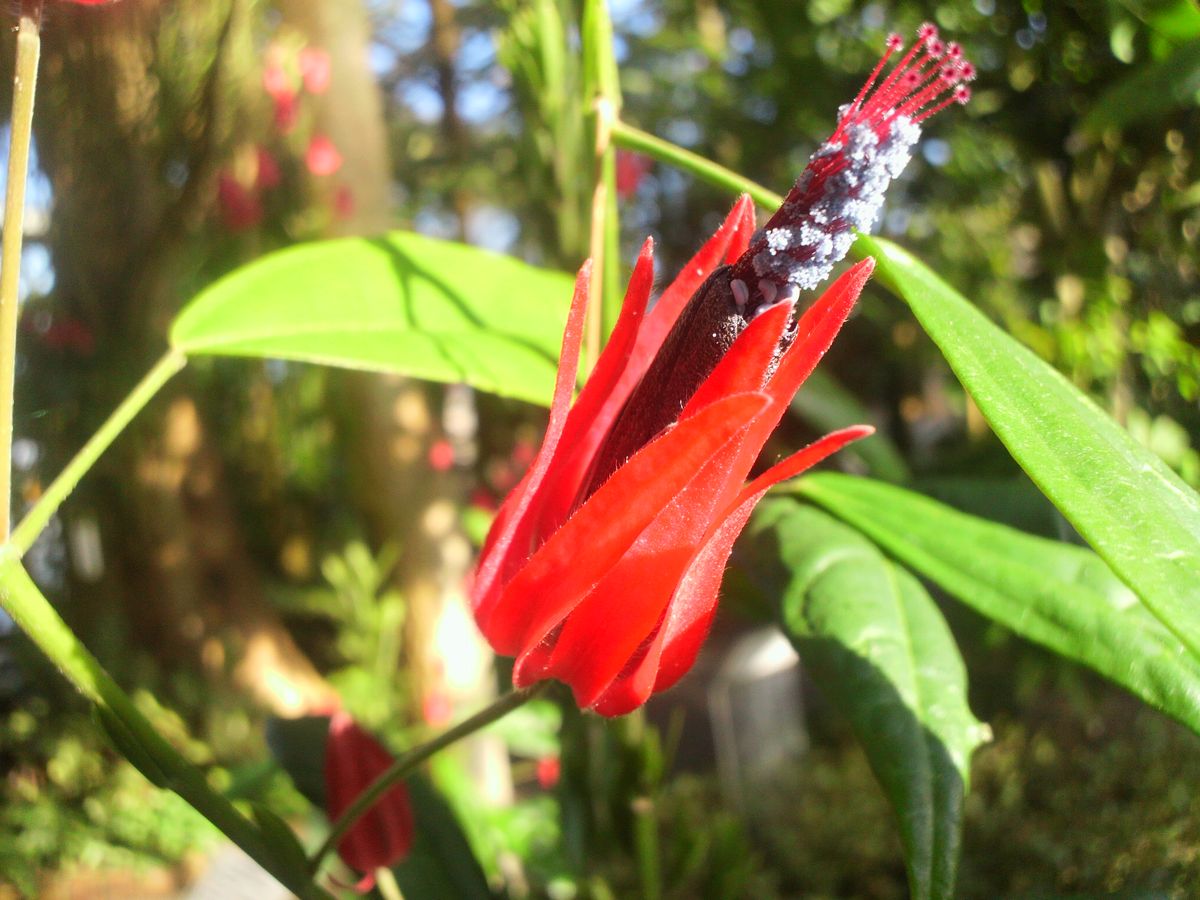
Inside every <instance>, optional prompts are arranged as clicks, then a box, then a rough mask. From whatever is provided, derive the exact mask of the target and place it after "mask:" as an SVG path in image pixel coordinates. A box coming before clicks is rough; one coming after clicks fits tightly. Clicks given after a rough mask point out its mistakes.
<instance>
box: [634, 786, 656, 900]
mask: <svg viewBox="0 0 1200 900" xmlns="http://www.w3.org/2000/svg"><path fill="white" fill-rule="evenodd" d="M633 841H634V846H635V847H636V848H637V867H638V878H639V880H640V881H641V883H642V900H661V898H662V873H661V871H660V869H661V864H660V861H659V847H658V817H657V815H656V814H655V809H654V801H653V800H651V799H650V798H649V797H636V798H634V801H633Z"/></svg>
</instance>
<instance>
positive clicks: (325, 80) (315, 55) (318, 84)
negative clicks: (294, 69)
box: [299, 47, 333, 94]
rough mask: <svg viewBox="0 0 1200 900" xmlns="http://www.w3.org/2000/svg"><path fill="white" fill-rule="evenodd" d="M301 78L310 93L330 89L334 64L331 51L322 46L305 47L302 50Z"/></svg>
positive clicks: (318, 92)
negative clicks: (331, 61)
mask: <svg viewBox="0 0 1200 900" xmlns="http://www.w3.org/2000/svg"><path fill="white" fill-rule="evenodd" d="M299 61H300V78H301V80H302V81H303V82H304V89H305V90H306V91H308V92H309V93H310V94H323V93H325V91H327V90H328V89H329V79H330V75H331V73H332V68H333V67H332V65H331V63H330V59H329V53H328V51H326V50H323V49H321V48H320V47H305V48H304V49H303V50H301V51H300V60H299Z"/></svg>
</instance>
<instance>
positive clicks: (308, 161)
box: [304, 134, 342, 176]
mask: <svg viewBox="0 0 1200 900" xmlns="http://www.w3.org/2000/svg"><path fill="white" fill-rule="evenodd" d="M304 164H305V165H306V166H307V167H308V171H310V172H311V173H312V174H314V175H317V176H321V175H332V174H333V173H334V172H336V171H337V170H338V169H340V168H341V167H342V154H341V153H340V152H339V151H338V148H337V146H336V145H335V144H334V143H333V141H331V140H330V139H329V138H328V137H326V136H325V135H323V134H316V135H313V137H312V140H310V141H309V142H308V150H307V151H306V152H305V154H304Z"/></svg>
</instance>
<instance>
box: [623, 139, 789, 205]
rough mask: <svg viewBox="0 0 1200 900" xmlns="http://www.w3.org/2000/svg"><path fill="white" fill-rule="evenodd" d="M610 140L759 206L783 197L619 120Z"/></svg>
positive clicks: (773, 202) (773, 203)
mask: <svg viewBox="0 0 1200 900" xmlns="http://www.w3.org/2000/svg"><path fill="white" fill-rule="evenodd" d="M612 139H613V143H615V144H616V145H617V146H618V147H624V148H626V149H627V150H636V151H638V152H639V153H645V154H646V155H647V156H652V157H654V158H655V159H657V160H660V161H662V162H665V163H670V164H672V165H675V166H678V167H679V168H681V169H685V170H686V171H688V172H691V173H692V174H693V175H695V176H697V177H698V178H701V179H702V180H704V181H707V182H708V183H709V184H712V185H715V186H716V187H719V188H724V189H725V190H727V191H730V192H731V193H734V194H742V193H745V194H749V195H750V196H751V197H752V198H753V199H754V202H755V203H757V204H758V205H759V206H764V207H766V208H768V209H772V210H773V209H777V208H778V207H779V206H780V205H781V204H782V203H783V197H781V196H780V195H779V194H776V193H775V192H774V191H772V190H768V189H767V188H765V187H763V186H762V185H761V184H758V183H757V182H754V181H751V180H750V179H749V178H743V177H742V176H741V175H739V174H738V173H737V172H734V171H733V170H731V169H727V168H725V167H724V166H722V165H719V164H717V163H715V162H713V161H712V160H710V159H705V158H704V157H703V156H700V155H698V154H696V153H693V152H692V151H690V150H685V149H683V148H682V147H678V146H676V145H675V144H672V143H671V142H670V141H664V140H663V139H662V138H659V137H655V136H654V135H652V134H650V133H649V132H646V131H642V130H641V129H640V128H634V127H633V126H632V125H630V124H629V123H628V122H622V121H620V120H617V121H616V122H613V125H612Z"/></svg>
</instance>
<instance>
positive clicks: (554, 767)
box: [537, 756, 562, 791]
mask: <svg viewBox="0 0 1200 900" xmlns="http://www.w3.org/2000/svg"><path fill="white" fill-rule="evenodd" d="M561 774H562V763H561V762H560V761H559V759H558V757H557V756H543V757H542V758H541V759H539V760H538V761H537V781H538V785H539V786H540V787H541V788H542V790H544V791H548V790H550V789H551V788H552V787H554V786H555V785H556V784H558V779H559V776H560V775H561Z"/></svg>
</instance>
